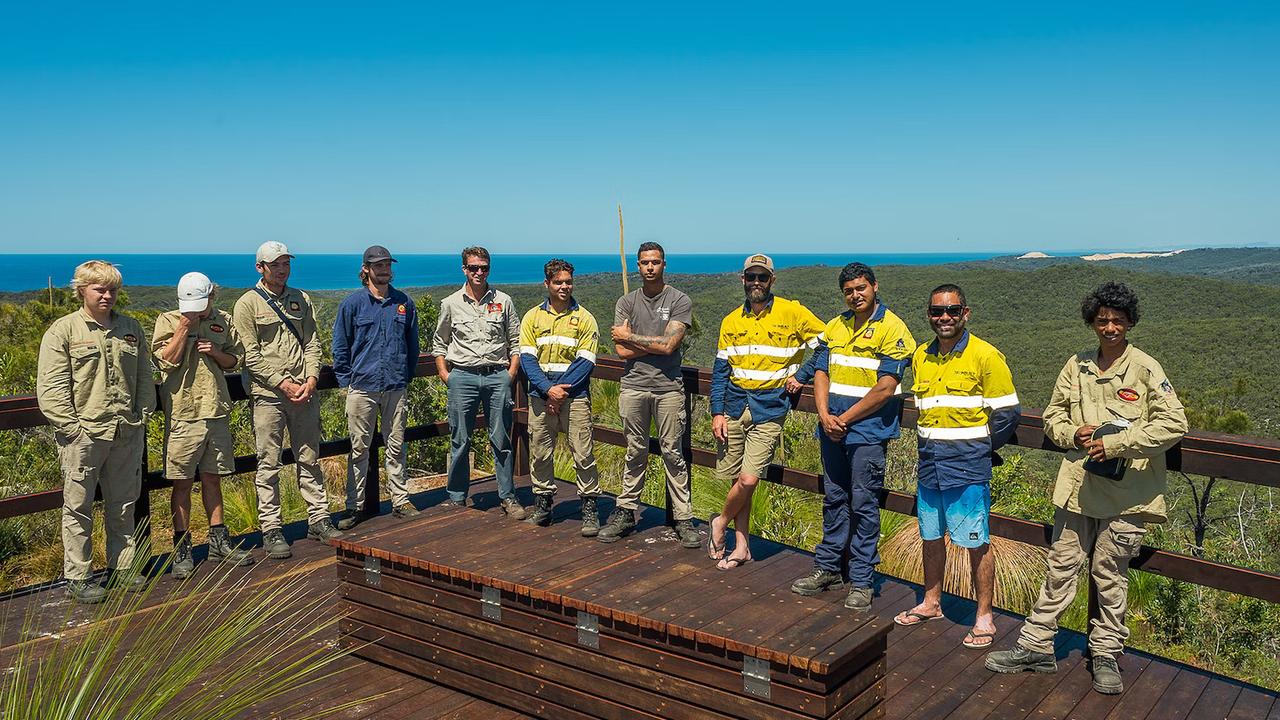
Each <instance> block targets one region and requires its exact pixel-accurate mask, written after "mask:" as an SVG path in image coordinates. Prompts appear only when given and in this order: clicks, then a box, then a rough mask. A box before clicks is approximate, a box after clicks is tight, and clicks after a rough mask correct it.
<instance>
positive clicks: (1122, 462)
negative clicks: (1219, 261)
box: [987, 283, 1187, 695]
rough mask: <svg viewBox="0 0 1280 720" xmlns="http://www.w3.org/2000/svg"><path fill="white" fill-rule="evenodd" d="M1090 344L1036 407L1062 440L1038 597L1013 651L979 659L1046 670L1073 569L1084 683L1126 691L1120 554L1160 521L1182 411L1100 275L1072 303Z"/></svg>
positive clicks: (1132, 308)
mask: <svg viewBox="0 0 1280 720" xmlns="http://www.w3.org/2000/svg"><path fill="white" fill-rule="evenodd" d="M1081 314H1082V315H1083V316H1084V321H1085V322H1086V323H1088V324H1089V326H1090V327H1092V328H1093V331H1094V333H1096V334H1097V336H1098V347H1097V349H1096V350H1095V349H1090V350H1086V351H1084V352H1081V353H1077V354H1076V355H1073V356H1072V357H1071V358H1070V359H1068V360H1067V364H1066V365H1065V366H1064V367H1063V368H1062V372H1061V373H1059V375H1058V381H1057V383H1055V384H1054V387H1053V395H1052V397H1050V399H1049V404H1048V405H1047V406H1045V409H1044V432H1045V435H1048V436H1049V439H1050V440H1052V441H1053V442H1054V444H1056V445H1058V446H1060V447H1064V448H1067V454H1066V455H1065V456H1064V457H1063V459H1062V466H1061V468H1060V469H1059V471H1058V481H1057V483H1056V484H1055V485H1054V487H1053V504H1054V505H1056V506H1057V510H1056V513H1055V517H1054V523H1053V546H1052V547H1050V548H1049V555H1048V557H1047V558H1045V560H1046V562H1047V563H1048V565H1049V568H1048V573H1047V574H1046V575H1045V579H1044V585H1042V586H1041V587H1040V598H1039V599H1038V600H1037V601H1036V605H1035V608H1034V609H1033V610H1032V611H1031V615H1029V616H1028V617H1027V622H1026V624H1025V625H1023V626H1022V633H1021V634H1020V635H1019V636H1018V643H1017V644H1016V645H1014V647H1013V649H1012V650H1001V651H999V652H993V653H991V654H989V655H987V668H988V669H990V670H994V671H996V672H1003V673H1016V672H1021V671H1023V670H1034V671H1035V672H1042V673H1051V672H1056V671H1057V669H1058V663H1057V660H1056V658H1055V656H1054V652H1053V638H1054V635H1056V634H1057V630H1058V619H1059V618H1061V617H1062V614H1063V613H1064V612H1066V610H1067V607H1068V606H1069V605H1070V604H1071V601H1072V600H1074V599H1075V596H1076V580H1077V578H1078V577H1079V572H1080V567H1081V566H1082V565H1084V564H1085V563H1086V562H1088V563H1089V564H1090V567H1089V576H1090V578H1091V579H1092V580H1093V584H1094V587H1095V588H1097V593H1098V609H1099V611H1100V614H1099V617H1098V618H1097V619H1095V620H1093V621H1091V622H1090V628H1089V654H1090V655H1091V661H1092V662H1091V668H1090V670H1091V671H1092V673H1093V688H1094V690H1097V691H1098V692H1100V693H1104V694H1107V695H1114V694H1117V693H1120V692H1123V691H1124V682H1123V680H1122V679H1121V677H1120V666H1119V664H1118V663H1117V662H1116V658H1117V657H1118V656H1119V655H1120V653H1122V652H1123V651H1124V641H1125V640H1126V639H1128V637H1129V628H1128V627H1127V626H1126V625H1125V622H1124V616H1125V610H1126V608H1127V607H1128V590H1129V561H1130V560H1132V559H1133V558H1134V557H1136V556H1137V554H1138V551H1139V550H1141V549H1142V536H1143V535H1145V534H1146V524H1147V523H1161V522H1164V521H1165V519H1166V518H1165V514H1166V510H1165V503H1164V491H1165V488H1166V485H1165V461H1164V454H1165V452H1166V451H1167V450H1168V449H1169V448H1171V447H1173V445H1174V443H1176V442H1178V440H1180V439H1181V438H1182V436H1183V435H1184V434H1186V432H1187V414H1186V412H1185V411H1184V410H1183V408H1182V403H1181V402H1180V401H1179V400H1178V395H1177V393H1175V392H1174V391H1173V386H1172V385H1170V384H1169V379H1168V377H1166V376H1165V374H1164V369H1163V368H1161V367H1160V363H1158V362H1156V361H1155V360H1154V359H1153V358H1152V357H1151V356H1150V355H1147V354H1146V353H1144V352H1142V351H1141V350H1139V349H1138V348H1136V347H1134V346H1133V345H1131V344H1130V343H1129V341H1128V340H1127V339H1126V335H1127V334H1128V332H1129V328H1131V327H1133V326H1134V324H1135V323H1137V322H1138V296H1137V295H1135V294H1134V293H1133V291H1131V290H1130V289H1129V288H1127V287H1125V286H1124V285H1122V284H1120V283H1106V284H1105V285H1103V286H1101V287H1099V288H1098V289H1096V290H1094V291H1093V292H1092V293H1090V294H1089V296H1088V297H1086V298H1085V299H1084V303H1083V304H1082V306H1081Z"/></svg>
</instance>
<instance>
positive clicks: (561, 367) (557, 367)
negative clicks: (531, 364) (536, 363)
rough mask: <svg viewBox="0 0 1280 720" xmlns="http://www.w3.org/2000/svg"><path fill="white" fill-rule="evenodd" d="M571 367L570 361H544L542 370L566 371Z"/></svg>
mask: <svg viewBox="0 0 1280 720" xmlns="http://www.w3.org/2000/svg"><path fill="white" fill-rule="evenodd" d="M568 369H569V363H544V364H542V372H564V371H565V370H568Z"/></svg>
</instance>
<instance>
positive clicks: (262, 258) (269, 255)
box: [258, 240, 293, 263]
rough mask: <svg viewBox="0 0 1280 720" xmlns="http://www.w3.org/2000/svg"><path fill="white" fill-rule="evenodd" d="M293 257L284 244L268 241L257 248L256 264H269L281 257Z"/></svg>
mask: <svg viewBox="0 0 1280 720" xmlns="http://www.w3.org/2000/svg"><path fill="white" fill-rule="evenodd" d="M285 256H288V257H293V253H291V252H289V248H287V247H285V244H284V243H282V242H278V241H276V240H268V241H266V242H264V243H262V244H261V245H259V246H258V262H260V263H269V262H275V261H276V260H277V259H279V258H282V257H285Z"/></svg>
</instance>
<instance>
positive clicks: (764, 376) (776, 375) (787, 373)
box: [733, 365, 800, 380]
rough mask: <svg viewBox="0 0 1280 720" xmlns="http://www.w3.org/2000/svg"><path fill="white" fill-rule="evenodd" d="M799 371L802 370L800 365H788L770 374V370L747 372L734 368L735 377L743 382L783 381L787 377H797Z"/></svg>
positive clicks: (743, 369)
mask: <svg viewBox="0 0 1280 720" xmlns="http://www.w3.org/2000/svg"><path fill="white" fill-rule="evenodd" d="M799 369H800V366H799V365H788V366H786V367H784V368H782V369H781V370H778V371H776V372H769V371H768V370H747V369H745V368H733V376H734V377H737V378H742V379H743V380H781V379H783V378H787V377H791V376H792V375H795V374H796V370H799Z"/></svg>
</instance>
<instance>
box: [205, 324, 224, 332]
mask: <svg viewBox="0 0 1280 720" xmlns="http://www.w3.org/2000/svg"><path fill="white" fill-rule="evenodd" d="M226 331H227V329H226V328H224V327H222V326H221V325H219V324H217V323H214V324H212V325H210V326H209V332H215V333H221V332H226Z"/></svg>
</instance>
